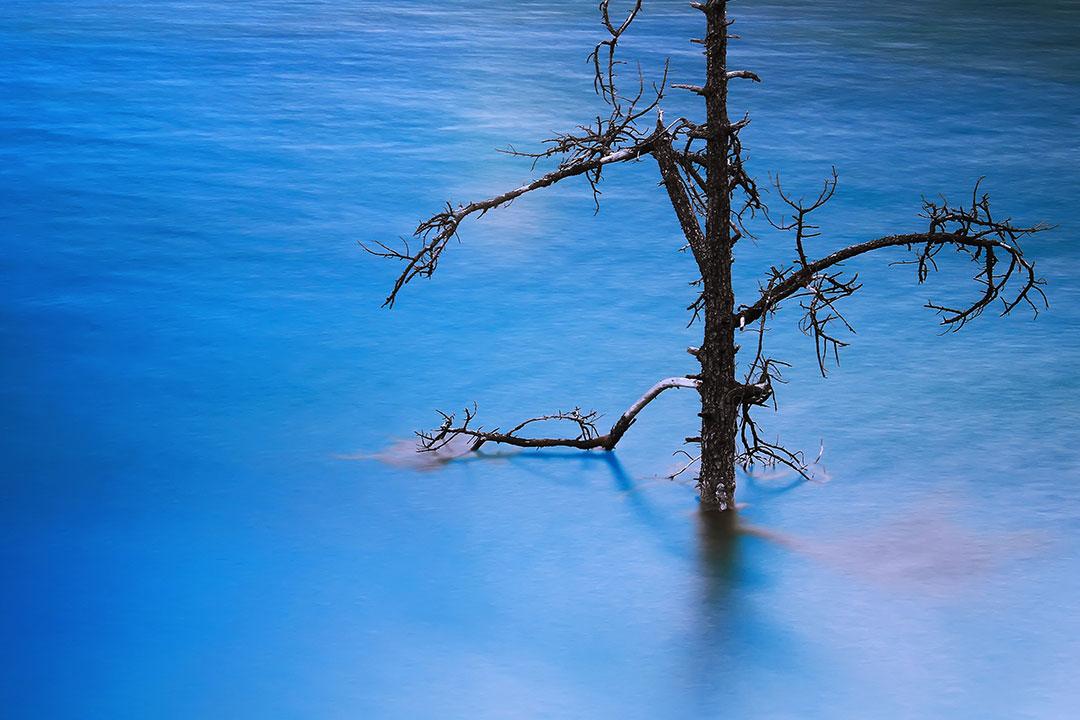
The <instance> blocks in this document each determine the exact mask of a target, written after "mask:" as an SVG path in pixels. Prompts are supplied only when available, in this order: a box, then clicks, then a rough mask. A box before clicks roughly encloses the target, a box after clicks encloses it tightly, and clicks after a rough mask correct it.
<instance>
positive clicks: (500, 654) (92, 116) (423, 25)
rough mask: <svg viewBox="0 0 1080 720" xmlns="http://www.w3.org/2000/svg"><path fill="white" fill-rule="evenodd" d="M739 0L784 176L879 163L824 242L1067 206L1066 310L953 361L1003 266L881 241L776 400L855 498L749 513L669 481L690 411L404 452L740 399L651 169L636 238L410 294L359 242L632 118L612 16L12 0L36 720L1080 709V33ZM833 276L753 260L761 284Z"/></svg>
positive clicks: (569, 193) (2, 37)
mask: <svg viewBox="0 0 1080 720" xmlns="http://www.w3.org/2000/svg"><path fill="white" fill-rule="evenodd" d="M733 12H734V13H735V15H736V17H737V18H738V20H739V23H738V25H737V30H738V31H739V32H740V33H741V34H742V35H743V37H744V39H743V40H742V41H740V42H738V43H737V44H736V45H735V46H734V48H733V62H735V63H737V64H738V65H740V66H745V67H747V68H750V69H753V70H755V71H756V72H758V73H759V74H760V75H761V76H762V78H763V79H764V83H763V84H762V85H760V86H754V87H740V88H739V89H738V91H737V92H736V93H735V94H734V96H733V98H732V103H733V111H740V112H741V110H742V109H746V110H749V111H750V112H751V113H752V114H753V118H754V122H753V124H752V125H751V127H750V128H749V129H748V130H747V131H746V132H745V136H744V140H745V142H746V145H747V148H748V151H749V155H750V165H751V169H752V170H753V171H754V172H755V173H757V174H758V175H759V176H760V177H761V178H763V179H764V178H765V177H766V176H767V174H768V173H769V172H771V171H776V170H778V169H782V170H783V177H784V179H785V182H787V183H788V184H789V186H790V187H792V188H805V192H808V193H809V192H814V191H815V190H814V188H815V187H816V186H817V183H818V182H819V180H820V178H822V177H824V176H825V175H826V174H827V173H828V170H829V167H830V166H831V165H833V164H835V165H836V166H837V168H838V170H839V172H840V176H841V189H840V192H839V193H838V195H837V198H836V199H835V200H834V202H833V204H832V205H831V206H830V207H829V208H828V209H827V211H825V212H823V213H822V225H823V226H824V227H825V229H826V230H827V233H826V235H825V236H823V237H822V239H821V240H819V241H817V242H818V245H817V246H816V248H817V249H818V250H820V251H821V252H825V251H826V250H828V249H829V248H832V247H835V246H837V245H839V244H841V243H845V242H850V241H854V240H858V239H867V238H870V237H874V236H877V235H879V234H882V233H886V232H891V231H898V230H908V229H915V228H917V227H918V221H917V219H916V217H915V216H916V213H917V211H918V207H919V198H920V195H923V194H926V195H935V194H937V193H940V192H946V193H950V194H952V195H953V196H959V195H962V194H963V193H965V192H966V191H967V189H968V188H970V186H971V184H972V183H973V181H974V180H975V179H976V178H978V177H979V176H981V175H985V176H986V178H987V179H986V181H985V187H986V188H987V189H988V190H989V191H990V192H991V193H992V194H993V197H995V198H996V199H997V205H996V206H997V207H998V208H999V211H1000V212H1002V213H1005V214H1011V215H1013V216H1014V217H1015V218H1016V219H1017V220H1019V221H1024V222H1028V221H1032V222H1033V221H1037V220H1046V221H1049V222H1053V223H1057V224H1058V228H1057V229H1056V230H1055V231H1053V232H1052V233H1047V234H1045V235H1040V236H1038V237H1035V238H1032V239H1031V240H1030V241H1029V242H1028V244H1027V249H1028V252H1029V254H1030V255H1031V256H1033V257H1035V258H1037V260H1038V263H1039V267H1040V269H1041V271H1042V273H1043V274H1044V275H1045V276H1046V278H1047V279H1048V280H1049V286H1048V294H1049V296H1050V299H1051V303H1052V307H1051V308H1050V310H1049V311H1048V312H1046V313H1044V314H1043V315H1041V316H1040V317H1039V318H1038V319H1037V320H1032V319H1031V318H1030V316H1029V315H1026V314H1024V313H1018V314H1017V316H1015V317H1011V318H1008V319H1005V320H1001V319H997V318H994V317H991V316H989V315H988V316H986V317H984V318H981V319H980V320H979V321H978V322H977V323H975V324H974V325H972V326H970V327H969V328H967V329H966V330H965V331H964V332H963V333H961V334H959V335H948V336H940V335H938V334H937V329H936V327H935V324H934V323H935V319H934V317H933V316H932V314H930V313H929V312H928V311H926V310H924V309H922V308H921V305H922V303H923V302H925V301H926V300H927V299H928V298H936V299H937V298H940V299H950V298H957V297H967V296H969V295H970V294H971V293H973V292H974V289H973V288H972V287H971V286H970V282H969V281H968V282H965V280H966V279H967V277H968V273H969V268H968V267H966V266H956V265H950V266H949V267H947V268H943V270H942V273H941V274H940V275H939V276H938V277H935V278H933V279H932V281H931V283H930V284H929V285H928V286H924V287H918V286H916V285H915V283H914V278H913V277H912V275H913V273H912V272H911V270H910V268H889V267H888V261H890V260H894V259H898V257H899V256H887V257H879V258H867V259H865V261H860V262H859V263H855V264H853V265H852V269H857V270H859V271H860V272H861V273H862V277H863V278H864V279H865V290H864V292H863V293H861V297H857V298H855V299H853V301H852V302H851V303H850V305H849V312H850V318H851V320H852V321H853V323H854V324H855V326H856V328H857V329H858V331H859V334H858V335H857V336H856V337H855V338H854V344H853V346H852V348H850V349H849V351H848V352H847V353H846V354H845V355H844V356H843V357H842V366H841V367H840V368H839V369H838V370H837V371H835V372H834V373H832V376H831V377H830V378H829V379H828V380H821V379H819V378H816V377H815V363H814V360H813V348H812V343H811V342H810V341H809V340H808V339H807V338H805V337H803V336H801V335H800V334H799V332H798V330H797V329H796V327H795V320H796V318H795V317H794V316H790V315H781V316H780V317H778V318H777V320H776V322H775V323H773V329H772V331H771V332H770V336H769V342H770V345H771V347H772V348H773V353H774V354H775V355H776V356H778V357H781V358H784V359H786V360H789V361H791V362H793V363H795V367H794V368H793V369H792V370H791V372H790V373H789V378H790V380H791V383H790V384H789V385H787V386H785V387H784V388H783V389H782V390H781V395H780V409H781V412H780V414H779V415H778V416H775V417H766V418H765V419H764V420H765V422H766V423H767V427H768V428H769V431H770V432H771V433H775V434H779V435H781V436H782V437H783V438H784V439H785V440H786V441H787V442H788V444H790V445H793V446H796V447H802V448H807V449H809V450H810V451H811V453H814V452H816V450H817V448H818V445H819V442H821V441H824V445H825V448H826V451H825V457H824V461H825V465H826V467H827V469H828V473H829V476H830V478H831V479H830V480H829V481H828V482H826V483H817V484H797V483H791V482H790V481H789V480H788V479H785V478H756V479H753V478H743V479H742V481H741V483H742V484H741V487H740V492H739V500H740V501H741V502H743V503H745V504H746V507H745V509H744V510H743V511H742V512H741V513H740V517H739V526H738V527H737V528H730V527H722V526H719V525H718V524H717V523H716V522H715V521H712V520H709V519H707V518H704V517H702V516H700V515H699V514H698V513H697V512H696V503H695V498H694V493H693V488H692V481H690V480H686V481H675V482H669V481H667V480H665V479H663V477H664V475H665V474H666V473H667V472H669V471H670V470H671V469H672V468H673V467H674V466H675V464H676V462H677V459H675V458H672V457H671V453H672V451H673V450H675V449H677V448H679V447H680V442H681V439H682V438H683V437H684V436H685V435H687V434H691V433H692V432H693V430H694V426H695V423H696V420H697V418H696V416H695V412H696V408H695V403H694V399H693V397H691V396H690V395H688V394H686V393H682V394H678V393H670V394H669V396H665V397H663V398H662V399H661V400H660V401H658V402H657V403H654V404H653V405H652V406H650V407H649V408H648V410H647V411H646V413H644V414H643V416H642V417H641V419H640V421H639V422H638V423H637V424H636V425H635V427H634V428H633V430H632V431H631V432H630V433H629V434H628V435H627V436H626V438H625V440H624V442H623V443H622V444H621V445H620V447H619V449H618V451H617V452H616V453H615V454H614V455H604V456H602V455H599V454H591V455H580V454H567V453H559V452H545V453H519V454H514V453H502V452H495V451H492V452H490V453H488V454H487V456H486V457H483V458H473V459H471V460H469V461H465V462H459V463H453V464H450V465H448V466H445V467H441V468H437V469H427V470H423V469H417V468H415V467H411V466H409V465H408V464H403V457H402V456H401V455H400V453H396V452H395V451H394V450H393V446H394V444H395V443H396V442H399V441H400V440H402V439H403V438H408V437H409V436H410V434H411V432H412V431H413V430H414V429H416V428H418V427H424V426H428V425H430V424H432V423H433V422H434V417H435V415H434V412H433V411H434V409H436V408H444V409H453V408H457V407H461V406H463V405H464V404H466V403H468V402H471V401H473V400H475V401H477V402H478V403H479V407H480V410H481V413H482V414H483V417H484V418H485V419H486V421H487V422H488V424H504V423H506V422H508V421H511V420H515V419H517V418H520V417H521V416H522V415H523V414H533V413H538V412H543V411H546V410H551V409H556V408H560V407H567V406H572V405H575V404H582V405H585V406H588V407H595V408H597V409H599V410H601V411H602V412H605V413H607V414H608V415H609V416H612V415H614V414H616V413H618V412H619V411H621V410H622V409H623V408H624V407H625V406H626V405H627V404H628V403H629V402H630V401H631V400H632V399H633V398H634V397H636V396H637V394H638V393H640V392H641V391H642V390H644V389H645V388H646V387H647V386H648V385H649V384H651V383H652V382H653V381H655V380H656V379H658V378H660V377H664V376H668V375H673V374H680V373H685V372H689V371H692V370H693V364H692V362H691V359H690V358H689V356H687V355H686V354H685V353H684V350H683V348H685V347H686V346H687V345H689V344H695V341H696V339H697V337H698V333H699V332H700V326H695V327H693V328H689V329H687V328H686V327H685V326H686V320H687V314H686V312H685V311H684V309H683V308H684V306H685V305H686V304H687V303H688V302H689V300H690V299H692V292H693V291H692V289H691V288H689V287H688V286H687V285H686V283H687V282H688V281H689V280H691V279H693V268H692V267H691V261H690V259H689V258H687V257H686V256H685V255H682V254H679V253H678V252H677V249H678V247H679V245H680V244H681V243H680V239H679V235H678V228H677V226H676V223H675V222H674V219H673V217H672V215H671V212H670V208H668V207H667V206H666V203H665V202H664V201H663V198H662V197H661V196H659V195H658V194H657V188H656V187H655V184H656V181H657V178H656V174H655V169H654V167H653V166H652V164H651V163H640V164H637V165H633V166H624V167H619V168H614V169H612V172H611V173H610V174H609V176H608V177H607V179H605V181H604V184H603V188H602V189H603V191H604V195H603V207H602V210H601V212H600V213H599V215H597V216H595V217H594V216H593V213H592V204H591V199H590V198H589V196H588V192H587V188H586V187H585V186H584V184H583V183H577V184H568V185H566V186H564V187H559V188H555V189H551V190H548V191H545V192H544V193H542V194H537V195H535V196H533V197H529V198H527V199H523V200H521V201H519V202H517V203H515V204H514V205H513V206H512V207H510V208H509V209H506V210H504V211H501V212H499V213H496V214H492V215H490V216H488V217H486V218H484V219H483V220H482V221H480V222H476V223H470V224H468V225H467V226H465V227H463V232H462V235H463V241H462V243H461V244H460V245H453V246H452V247H451V248H450V250H449V251H448V252H447V254H446V257H445V259H444V263H443V265H442V267H441V268H440V270H439V273H438V274H437V275H436V277H435V278H434V279H432V280H428V281H424V282H418V283H417V284H416V285H415V286H413V287H410V288H409V289H408V291H407V293H406V294H405V295H403V297H402V300H401V302H400V304H399V306H398V307H396V308H395V309H394V310H393V311H390V312H388V311H386V310H381V309H379V304H380V302H381V300H382V298H383V297H384V295H385V292H386V290H387V289H388V287H389V283H390V281H391V279H392V275H393V272H394V268H393V267H392V266H390V265H388V264H386V263H384V262H379V261H377V260H375V259H374V258H371V257H369V256H367V255H365V254H363V253H362V252H361V251H360V250H359V248H358V247H357V244H356V242H357V240H371V239H382V240H392V239H393V238H395V237H397V236H399V235H402V234H407V233H408V232H409V231H410V230H411V228H412V227H414V226H415V223H416V221H417V220H418V219H420V218H421V217H422V216H424V215H426V214H428V213H430V212H432V211H434V210H436V209H438V207H439V206H440V204H441V203H442V202H443V201H444V200H446V199H447V198H452V199H453V200H455V201H465V200H467V199H471V198H474V197H482V196H486V195H489V194H491V193H493V192H496V191H498V190H501V189H503V188H506V187H509V186H512V185H513V184H515V183H517V182H519V181H521V180H522V179H524V178H525V177H528V175H529V168H528V165H527V163H523V162H520V161H516V160H514V159H511V158H506V157H503V156H499V155H497V154H495V153H494V152H493V150H494V149H495V148H497V147H504V146H505V145H507V144H508V143H513V144H515V145H517V146H518V147H530V146H532V145H531V143H534V142H535V141H536V140H539V139H541V138H543V137H547V136H548V135H549V134H550V132H551V131H552V130H557V129H563V128H568V127H571V126H572V125H573V124H574V123H576V122H580V121H584V120H587V119H588V118H590V117H592V115H593V114H594V113H595V112H597V110H598V108H597V105H596V100H595V98H594V97H593V96H592V94H591V89H590V85H589V69H588V67H587V66H586V64H585V63H584V56H585V53H586V51H587V48H588V47H589V46H590V44H591V43H592V42H593V41H595V39H597V38H598V33H599V31H600V28H599V25H598V23H597V21H596V15H595V10H594V8H593V7H592V3H583V2H581V3H579V2H573V3H572V2H568V1H555V0H549V1H547V2H537V1H534V2H516V3H506V2H496V1H495V0H470V1H469V2H465V1H464V0H448V1H444V2H427V1H426V0H416V1H415V2H409V3H377V2H371V1H369V0H358V1H354V2H342V1H341V0H306V1H303V2H298V1H296V0H293V1H290V2H286V1H285V0H259V1H253V2H245V3H237V2H223V1H221V0H217V1H212V0H187V1H181V0H161V1H158V2H150V1H148V0H143V1H135V0H124V1H120V0H108V1H106V0H100V1H98V2H92V1H90V0H56V1H53V2H46V1H44V0H8V2H6V3H4V4H3V5H2V6H0V94H2V97H3V98H4V102H3V103H2V104H0V230H2V233H0V238H2V242H3V253H2V254H0V273H2V278H3V282H2V283H0V343H2V346H0V372H2V379H3V382H2V383H0V459H2V465H0V471H2V484H0V489H2V496H0V553H2V555H0V558H2V568H3V571H2V572H3V577H2V578H0V579H2V582H3V584H2V588H3V591H2V593H0V637H2V638H3V640H4V642H3V643H0V648H2V649H0V660H2V662H3V668H2V673H0V677H2V679H0V705H2V706H3V708H4V713H3V714H4V716H5V717H11V718H33V719H35V720H43V719H46V718H64V719H67V718H71V719H76V718H78V719H79V720H84V719H87V718H109V719H110V720H119V719H123V718H133V719H134V718H139V719H142V718H157V719H165V718H196V717H200V718H350V719H353V718H410V719H411V718H517V717H520V718H542V717H553V718H590V719H591V718H668V717H670V718H686V717H735V718H800V719H805V718H843V717H875V718H930V717H934V718H962V717H963V718H968V717H970V718H1021V717H1030V718H1064V717H1073V716H1075V713H1076V708H1077V707H1078V705H1080V683H1077V681H1076V670H1077V668H1078V667H1080V607H1078V601H1077V597H1078V596H1080V487H1078V483H1077V480H1078V479H1080V477H1078V476H1080V472H1078V471H1080V463H1078V460H1077V456H1076V449H1077V448H1078V447H1080V404H1078V400H1080V396H1078V390H1080V383H1078V380H1077V377H1078V371H1080V334H1078V330H1080V304H1078V301H1080V282H1078V281H1077V274H1076V267H1077V266H1078V263H1080V245H1078V244H1077V243H1076V241H1075V238H1076V237H1077V236H1078V231H1080V223H1078V221H1077V220H1076V212H1075V197H1076V193H1077V190H1078V187H1080V182H1078V181H1080V170H1078V168H1080V149H1078V143H1077V138H1078V134H1077V117H1078V116H1080V53H1078V52H1077V50H1078V43H1077V28H1078V27H1080V6H1078V5H1077V4H1076V3H1074V2H1067V1H1066V0H1057V1H1047V2H1023V3H1021V2H1005V1H1004V0H996V1H995V2H966V1H965V2H931V1H930V0H912V2H906V3H895V4H894V3H876V2H865V1H863V0H852V1H849V2H838V1H837V0H827V1H824V2H817V3H795V2H778V1H772V2H753V3H752V2H749V1H747V2H745V3H738V4H737V5H735V6H734V7H733ZM700 32H701V30H700V17H699V15H698V14H697V13H695V12H693V11H692V10H689V9H686V8H685V3H683V2H675V1H674V0H672V1H671V2H666V1H665V2H660V1H658V0H652V1H650V2H647V3H646V12H645V14H644V15H643V16H642V17H641V19H640V22H639V23H638V25H637V26H636V27H635V30H634V32H633V34H632V35H630V36H628V39H627V41H626V43H625V45H626V52H627V56H628V57H630V58H637V59H640V60H641V62H642V67H643V70H644V71H645V72H646V73H647V74H650V73H654V72H655V71H656V69H657V68H658V66H659V64H660V62H661V59H662V57H663V56H664V55H666V54H670V55H671V57H672V78H673V80H674V81H682V82H694V81H696V80H698V79H699V77H700V74H699V73H700V68H699V64H700V63H699V60H700V58H699V56H697V55H695V51H696V48H695V46H692V45H690V44H689V43H687V42H686V39H687V38H689V37H693V36H699V35H700ZM692 111H694V103H693V100H692V99H690V98H686V97H673V98H672V99H671V100H670V101H669V103H668V112H669V114H675V113H680V112H684V113H689V112H692ZM789 254H790V251H789V248H788V246H787V244H786V243H785V242H781V241H779V240H777V239H776V238H774V237H772V236H767V235H766V236H763V237H762V239H761V241H759V243H758V245H757V246H754V245H752V244H750V243H744V245H743V246H742V247H740V250H739V256H738V263H737V266H736V270H737V281H738V283H739V287H740V288H741V289H742V290H743V292H744V295H743V297H744V298H745V297H747V295H746V293H748V292H750V291H752V290H753V288H754V287H756V283H757V281H758V279H759V278H761V277H762V276H763V273H764V271H765V270H766V269H767V268H768V266H769V265H770V264H772V263H776V262H781V261H784V260H786V259H788V257H789ZM965 293H967V294H968V295H965ZM387 448H391V449H390V450H387ZM376 456H377V457H376ZM388 460H389V461H390V462H388Z"/></svg>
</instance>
